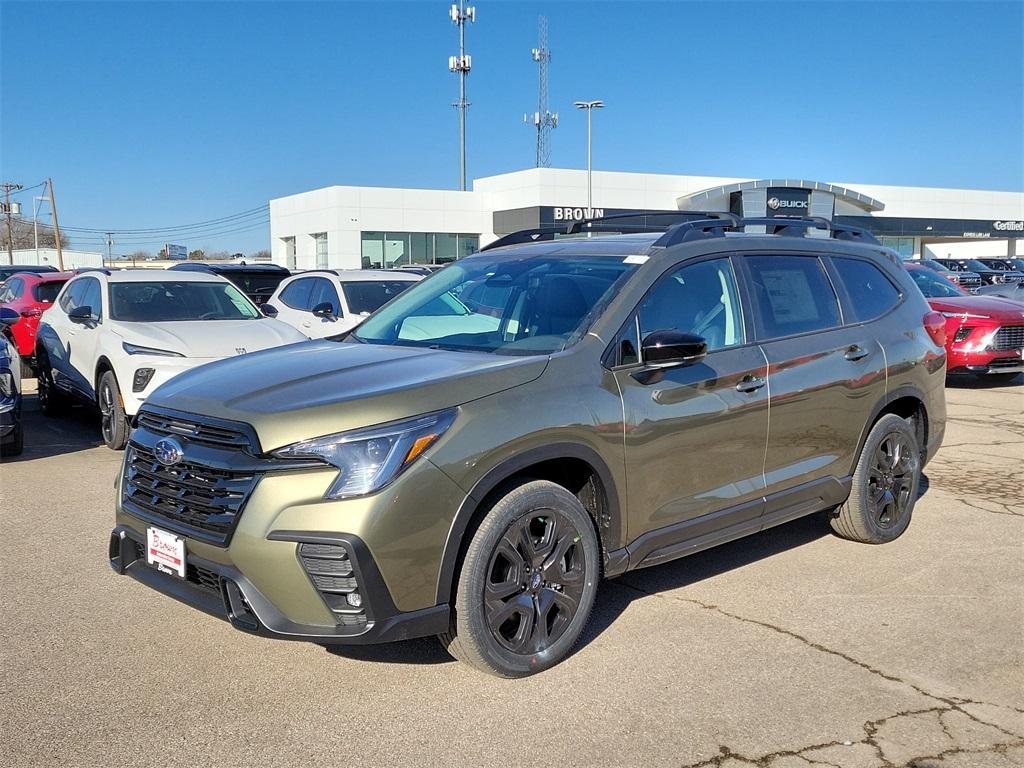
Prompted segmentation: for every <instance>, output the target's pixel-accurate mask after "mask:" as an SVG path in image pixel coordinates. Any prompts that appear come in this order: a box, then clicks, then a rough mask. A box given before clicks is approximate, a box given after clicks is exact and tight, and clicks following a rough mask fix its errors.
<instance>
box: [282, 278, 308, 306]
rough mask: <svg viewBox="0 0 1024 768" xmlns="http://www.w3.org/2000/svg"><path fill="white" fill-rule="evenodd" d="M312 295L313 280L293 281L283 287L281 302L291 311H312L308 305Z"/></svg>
mask: <svg viewBox="0 0 1024 768" xmlns="http://www.w3.org/2000/svg"><path fill="white" fill-rule="evenodd" d="M312 293H313V280H312V279H310V278H304V279H301V280H295V281H293V282H291V283H288V285H286V286H285V288H284V290H283V291H281V301H283V302H284V303H285V304H287V305H288V306H289V307H291V308H292V309H304V310H310V309H312V308H313V307H312V305H311V304H310V303H309V302H310V299H311V298H312Z"/></svg>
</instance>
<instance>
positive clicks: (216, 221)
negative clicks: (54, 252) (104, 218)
mask: <svg viewBox="0 0 1024 768" xmlns="http://www.w3.org/2000/svg"><path fill="white" fill-rule="evenodd" d="M269 210H270V206H269V205H268V204H266V203H264V204H263V205H261V206H258V207H256V208H249V209H248V210H245V211H239V212H238V213H232V214H230V215H228V216H221V217H220V218H217V219H208V220H207V221H197V222H193V223H192V224H176V225H174V226H170V227H143V228H141V229H114V228H112V227H110V228H97V227H69V226H65V227H64V229H67V230H73V231H75V232H95V233H97V234H101V235H102V234H105V233H107V232H113V233H114V234H115V235H116V234H147V233H155V232H171V231H175V230H183V229H196V228H201V227H205V226H211V225H216V224H223V223H226V222H229V221H230V220H232V219H240V218H247V217H252V216H255V215H258V214H260V213H266V212H269Z"/></svg>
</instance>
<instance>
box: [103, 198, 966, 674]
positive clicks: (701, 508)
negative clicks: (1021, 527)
mask: <svg viewBox="0 0 1024 768" xmlns="http://www.w3.org/2000/svg"><path fill="white" fill-rule="evenodd" d="M690 218H691V220H683V221H681V222H679V223H676V224H673V225H672V226H669V227H667V228H660V229H661V230H662V231H653V232H631V233H625V234H618V235H610V234H607V235H604V234H602V236H596V235H597V234H599V233H600V230H602V229H604V228H611V227H610V225H608V226H607V227H602V226H601V225H600V223H597V224H591V225H590V228H591V230H592V231H590V232H588V233H587V235H590V236H581V237H576V238H572V237H552V234H551V233H550V232H548V231H543V232H541V231H531V232H527V233H517V234H515V235H511V236H508V237H506V238H503V239H502V240H501V241H499V242H498V243H496V244H495V246H492V247H489V248H487V249H485V250H484V251H483V252H482V253H480V254H477V255H474V256H472V257H470V258H466V259H463V260H461V261H458V262H456V263H454V264H452V265H450V266H448V267H446V268H445V269H443V270H440V271H439V272H437V273H435V274H433V275H431V276H430V277H428V278H427V279H425V280H423V281H422V282H420V283H418V284H417V285H416V286H414V287H413V288H411V289H410V290H408V291H407V292H405V293H403V294H402V295H400V296H398V297H397V298H395V299H394V300H392V301H391V302H390V303H389V304H387V305H385V306H384V307H383V308H381V309H380V310H378V311H377V312H376V313H375V314H373V315H372V316H370V317H369V318H368V319H367V320H366V321H365V322H364V323H363V324H362V325H361V326H359V328H357V329H356V330H355V332H352V333H349V334H348V335H346V336H344V337H342V338H338V339H333V340H331V339H329V340H323V341H318V342H308V343H301V344H294V345H291V346H287V347H281V348H277V349H273V350H267V351H262V352H257V353H254V354H249V355H243V356H239V357H235V358H231V359H228V360H224V361H221V362H215V363H212V364H209V365H206V366H203V367H200V368H197V369H194V370H192V371H189V372H187V373H184V374H182V375H181V376H178V377H176V378H175V379H173V380H172V381H170V382H168V383H167V384H164V385H163V386H161V387H160V388H159V389H158V390H157V391H156V392H155V393H154V394H153V395H152V396H150V397H149V398H148V399H147V400H146V403H145V404H144V406H143V407H142V409H141V410H140V412H139V415H138V421H137V426H136V428H135V430H134V431H133V432H132V434H131V439H130V442H129V445H128V448H127V450H126V453H125V458H124V467H123V471H122V472H121V474H120V477H119V480H118V485H117V491H118V494H117V504H116V527H115V528H114V530H113V533H112V535H111V538H110V562H111V565H112V566H113V568H114V570H115V571H117V572H118V573H122V574H127V575H128V576H131V577H133V578H134V579H136V580H138V581H140V582H142V583H143V584H145V585H148V586H150V587H152V588H153V589H155V590H157V591H159V592H163V593H164V594H166V595H169V596H171V597H174V598H177V599H178V600H181V601H183V602H185V603H187V604H189V605H192V606H194V607H196V608H198V609H200V610H203V611H206V612H207V613H210V614H212V615H214V616H217V617H220V618H222V619H226V620H227V621H229V622H230V623H231V624H232V625H234V626H235V627H236V628H237V629H240V630H243V631H246V632H251V633H255V634H259V635H264V636H267V637H276V638H288V639H295V640H307V641H313V642H316V643H321V644H356V643H382V642H388V641H395V640H402V639H406V638H412V637H420V636H426V635H437V636H438V637H439V638H440V639H441V642H442V643H443V644H444V645H445V646H446V647H447V649H448V650H449V651H450V652H451V653H452V655H454V656H455V657H456V658H458V659H461V660H463V661H465V662H467V663H468V664H470V665H472V666H474V667H476V668H478V669H480V670H483V671H485V672H489V673H492V674H496V675H500V676H505V677H517V676H523V675H528V674H531V673H535V672H538V671H541V670H544V669H546V668H548V667H550V666H552V665H554V664H556V663H558V662H559V661H560V660H561V659H563V658H565V657H566V655H567V654H569V653H570V651H571V650H572V648H573V646H574V644H575V643H576V642H577V641H578V640H579V638H580V635H581V633H582V632H583V630H584V627H585V625H586V623H587V619H588V616H589V615H590V612H591V609H592V607H593V605H594V599H595V596H596V594H597V589H598V583H599V582H600V580H601V579H602V577H613V576H616V575H619V574H622V573H624V572H626V571H630V570H633V569H636V568H645V567H648V566H652V565H657V564H660V563H664V562H667V561H669V560H673V559H675V558H679V557H682V556H685V555H688V554H691V553H694V552H698V551H700V550H703V549H706V548H708V547H712V546H715V545H717V544H721V543H723V542H727V541H730V540H733V539H737V538H739V537H742V536H746V535H748V534H752V533H756V532H758V531H762V530H764V529H766V528H770V527H771V526H775V525H779V524H780V523H785V522H787V521H789V520H793V519H794V518H797V517H800V516H803V515H808V514H811V513H816V512H824V513H825V514H827V515H828V516H829V518H830V519H831V521H832V525H833V527H834V529H835V531H836V533H838V534H839V535H840V536H842V537H844V538H848V539H852V540H854V541H860V542H867V543H882V542H888V541H891V540H893V539H895V538H896V537H898V536H899V535H900V534H902V533H903V531H904V530H906V528H907V526H908V524H909V523H910V519H911V514H912V512H913V509H914V503H915V500H916V499H917V496H918V492H919V483H920V479H921V470H922V467H923V465H924V464H925V462H926V461H928V459H930V458H931V456H932V455H933V454H934V453H935V451H936V450H937V449H938V447H939V444H940V442H941V439H942V435H943V431H944V425H945V402H944V394H943V392H944V391H943V385H944V379H945V365H946V360H945V352H944V348H943V341H944V333H945V322H944V319H943V318H942V316H941V315H938V314H936V313H933V312H931V311H930V309H929V307H928V304H927V303H926V301H925V299H924V297H923V296H922V295H921V293H920V292H919V291H918V289H917V288H916V287H915V285H914V283H913V281H912V280H911V279H910V277H909V276H908V275H907V273H906V272H905V271H904V270H903V269H902V267H901V266H900V263H899V260H898V259H897V258H896V256H895V255H894V254H893V253H892V252H891V251H887V250H885V249H883V248H882V247H881V246H880V245H879V244H878V242H877V241H875V240H874V238H872V237H871V236H870V235H868V234H867V233H864V232H862V231H859V230H854V229H851V228H842V227H833V226H831V225H829V223H828V222H826V221H824V220H821V219H758V220H750V219H746V220H743V219H739V218H738V217H735V216H731V215H729V214H717V215H716V216H715V217H714V218H709V217H708V216H707V215H705V216H696V217H695V218H694V217H693V216H691V217H690ZM619 229H620V230H621V229H622V227H620V228H619Z"/></svg>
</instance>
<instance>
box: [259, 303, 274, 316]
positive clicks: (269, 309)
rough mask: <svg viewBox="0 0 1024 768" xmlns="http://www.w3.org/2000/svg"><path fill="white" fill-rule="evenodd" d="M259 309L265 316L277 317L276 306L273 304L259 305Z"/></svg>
mask: <svg viewBox="0 0 1024 768" xmlns="http://www.w3.org/2000/svg"><path fill="white" fill-rule="evenodd" d="M260 311H261V312H262V313H263V314H264V316H266V317H277V307H275V306H274V305H273V304H264V305H263V306H261V307H260Z"/></svg>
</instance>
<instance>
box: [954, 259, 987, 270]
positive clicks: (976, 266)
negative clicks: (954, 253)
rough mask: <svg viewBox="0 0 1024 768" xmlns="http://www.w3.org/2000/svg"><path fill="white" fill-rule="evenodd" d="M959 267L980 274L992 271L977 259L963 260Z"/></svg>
mask: <svg viewBox="0 0 1024 768" xmlns="http://www.w3.org/2000/svg"><path fill="white" fill-rule="evenodd" d="M960 266H962V267H964V268H966V269H969V270H970V271H971V272H977V271H978V270H981V271H982V272H987V271H990V270H991V269H992V268H991V267H986V266H985V265H984V264H982V263H981V262H980V261H978V260H977V259H964V260H963V261H961V262H960Z"/></svg>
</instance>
